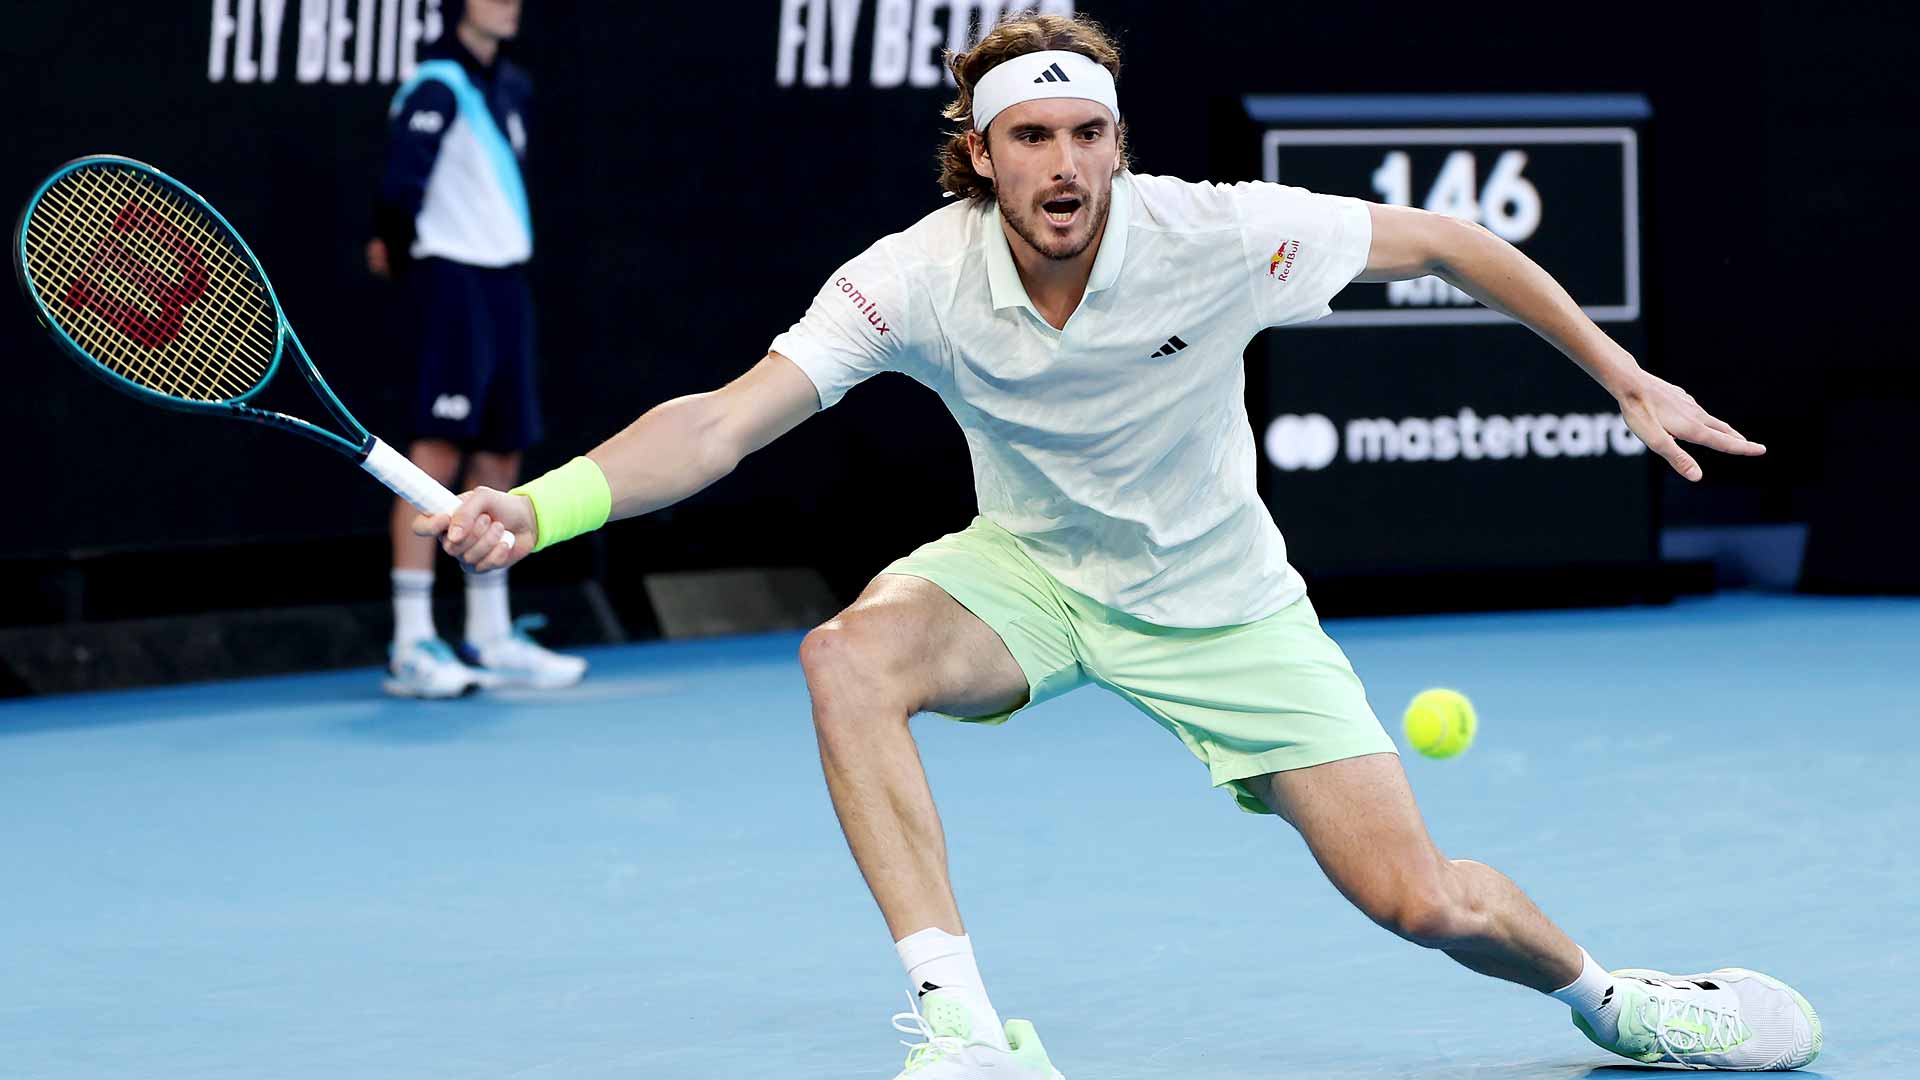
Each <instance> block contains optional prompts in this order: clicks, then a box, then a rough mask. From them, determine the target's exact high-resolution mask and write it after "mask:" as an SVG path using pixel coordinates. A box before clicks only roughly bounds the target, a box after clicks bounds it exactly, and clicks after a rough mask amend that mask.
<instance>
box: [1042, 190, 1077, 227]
mask: <svg viewBox="0 0 1920 1080" xmlns="http://www.w3.org/2000/svg"><path fill="white" fill-rule="evenodd" d="M1040 209H1041V210H1043V211H1045V212H1046V215H1047V220H1048V221H1051V222H1053V223H1054V224H1055V225H1071V224H1073V219H1074V217H1075V216H1076V215H1078V214H1079V213H1080V200H1079V199H1077V198H1074V197H1073V196H1071V195H1069V196H1067V197H1065V198H1060V199H1048V200H1047V201H1046V202H1043V203H1041V204H1040Z"/></svg>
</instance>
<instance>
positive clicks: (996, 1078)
mask: <svg viewBox="0 0 1920 1080" xmlns="http://www.w3.org/2000/svg"><path fill="white" fill-rule="evenodd" d="M907 1000H908V1001H909V1002H912V1000H913V999H912V998H911V997H909V998H908V999H907ZM893 1028H894V1030H895V1031H898V1032H901V1033H903V1034H906V1035H918V1036H919V1037H920V1041H919V1042H908V1041H907V1040H905V1039H902V1040H900V1045H902V1046H904V1047H906V1048H907V1065H906V1068H904V1069H901V1070H900V1073H899V1075H897V1076H895V1077H894V1078H893V1080H1066V1078H1065V1077H1063V1076H1061V1075H1060V1070H1058V1069H1056V1068H1054V1067H1053V1062H1051V1061H1049V1060H1047V1048H1046V1047H1044V1046H1042V1045H1040V1036H1039V1035H1038V1034H1037V1033H1036V1032H1035V1031H1034V1030H1033V1024H1031V1023H1029V1022H1028V1021H1025V1020H1009V1021H1007V1028H1006V1034H1007V1045H1008V1046H1010V1047H1012V1049H1010V1050H1002V1049H1000V1048H999V1047H997V1046H994V1045H992V1044H991V1043H983V1042H975V1041H973V1010H971V1009H969V1008H967V1005H966V1003H965V1002H964V1001H962V1000H960V997H959V995H958V994H956V993H954V992H953V991H949V990H930V991H928V992H927V994H926V996H925V997H922V998H921V999H920V1000H919V1002H918V1003H917V1004H914V1005H913V1006H912V1010H911V1011H910V1012H903V1013H899V1014H897V1015H896V1016H894V1018H893Z"/></svg>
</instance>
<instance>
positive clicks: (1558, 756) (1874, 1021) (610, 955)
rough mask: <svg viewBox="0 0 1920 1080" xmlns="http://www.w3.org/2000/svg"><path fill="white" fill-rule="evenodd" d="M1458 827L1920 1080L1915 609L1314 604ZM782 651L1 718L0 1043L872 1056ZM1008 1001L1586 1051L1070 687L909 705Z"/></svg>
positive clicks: (1319, 1065)
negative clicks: (1430, 716)
mask: <svg viewBox="0 0 1920 1080" xmlns="http://www.w3.org/2000/svg"><path fill="white" fill-rule="evenodd" d="M1329 628H1330V630H1331V631H1332V633H1333V635H1334V636H1335V638H1336V639H1338V640H1339V641H1340V642H1341V643H1342V644H1343V645H1344V646H1345V647H1346V648H1347V650H1348V652H1349V653H1350V654H1351V656H1352V657H1353V660H1354V663H1355V665H1356V666H1357V668H1358V669H1359V671H1360V673H1361V675H1362V676H1363V677H1364V678H1365V679H1366V680H1367V682H1368V686H1369V690H1370V693H1371V696H1372V699H1373V701H1374V704H1375V707H1376V709H1377V710H1378V711H1379V712H1380V713H1381V714H1382V716H1383V717H1386V718H1388V719H1389V726H1390V727H1393V728H1395V729H1396V731H1397V716H1398V713H1399V708H1400V706H1401V704H1402V703H1404V702H1405V701H1406V699H1407V698H1408V697H1409V696H1410V695H1411V694H1412V693H1413V692H1415V691H1416V690H1418V689H1420V688H1422V687H1425V686H1429V685H1435V684H1444V685H1452V686H1457V687H1459V688H1461V689H1463V690H1465V691H1466V692H1468V693H1469V694H1471V695H1472V696H1473V697H1474V699H1475V701H1476V704H1477V705H1478V706H1479V708H1480V713H1481V722H1482V727H1481V735H1480V740H1479V742H1478V743H1477V744H1476V745H1475V747H1474V748H1473V750H1472V751H1471V752H1470V753H1468V754H1467V755H1466V756H1464V757H1462V758H1460V759H1457V760H1455V761H1450V762H1430V761H1426V760H1424V759H1420V758H1415V757H1411V756H1409V761H1408V771H1409V772H1410V774H1411V775H1412V778H1413V783H1414V787H1415V790H1416V792H1417V793H1418V794H1419V796H1420V798H1421V801H1422V804H1423V807H1424V809H1425V811H1426V814H1427V816H1428V819H1429V824H1430V825H1431V827H1432V829H1433V831H1434V833H1435V835H1436V836H1437V838H1438V839H1439V841H1440V843H1441V844H1442V846H1443V847H1444V848H1446V849H1447V850H1448V852H1449V853H1450V854H1453V855H1455V856H1460V857H1472V858H1477V859H1481V860H1483V861H1486V862H1489V863H1491V864H1493V865H1495V866H1497V867H1499V868H1501V869H1502V870H1504V871H1506V872H1507V873H1509V874H1510V875H1512V876H1513V877H1514V878H1515V879H1516V880H1517V881H1518V882H1519V883H1520V884H1521V885H1522V886H1523V887H1524V888H1526V889H1527V890H1528V891H1529V892H1530V893H1531V894H1532V895H1533V896H1534V898H1535V899H1536V900H1538V901H1539V902H1540V904H1541V906H1542V907H1543V908H1544V909H1545V910H1546V911H1547V912H1548V913H1549V914H1550V915H1552V916H1553V917H1554V918H1555V919H1556V920H1558V921H1559V922H1560V923H1561V924H1562V925H1563V926H1565V927H1566V928H1567V930H1568V931H1569V932H1570V933H1571V934H1572V935H1573V936H1574V938H1575V939H1576V940H1578V941H1580V942H1581V943H1582V944H1584V945H1585V946H1586V947H1587V948H1588V949H1589V950H1591V951H1592V952H1593V953H1594V955H1595V957H1596V958H1597V959H1599V960H1600V961H1601V963H1603V964H1606V965H1608V966H1612V967H1623V966H1654V967H1664V968H1666V969H1668V970H1672V971H1676V972H1688V971H1698V970H1705V969H1708V968H1712V967H1715V966H1719V965H1723V964H1740V965H1747V966H1753V967H1758V968H1761V969H1764V970H1767V971H1769V972H1772V973H1774V974H1777V975H1779V976H1781V977H1783V978H1785V979H1787V980H1789V981H1790V982H1792V983H1794V984H1795V985H1796V986H1797V987H1799V988H1800V989H1801V990H1802V991H1804V992H1805V993H1806V995H1807V996H1808V997H1809V998H1810V999H1811V1000H1812V1001H1813V1003H1814V1004H1815V1006H1816V1007H1818V1008H1819V1009H1820V1011H1821V1013H1822V1016H1823V1018H1824V1020H1825V1022H1826V1029H1827V1046H1828V1050H1827V1053H1826V1054H1825V1055H1824V1056H1823V1057H1822V1058H1821V1059H1820V1060H1819V1061H1818V1062H1817V1063H1816V1064H1815V1065H1814V1067H1813V1069H1812V1070H1809V1071H1808V1072H1807V1073H1805V1074H1803V1075H1819V1076H1829V1077H1848V1078H1866V1077H1899V1076H1912V1075H1916V1068H1917V1067H1916V1066H1915V1064H1914V1062H1915V1061H1916V1060H1920V1033H1916V1029H1915V1024H1914V1020H1913V1017H1914V1015H1915V1010H1916V1007H1920V996H1916V994H1915V993H1914V991H1913V990H1912V988H1911V976H1910V971H1911V968H1912V965H1913V962H1914V960H1915V958H1916V954H1917V952H1920V949H1917V948H1916V947H1917V946H1920V932H1917V931H1916V930H1915V927H1916V926H1917V925H1920V903H1917V902H1916V901H1915V900H1914V898H1913V897H1914V892H1915V890H1916V888H1920V855H1916V845H1915V843H1914V839H1913V838H1914V835H1915V833H1916V831H1917V829H1920V799H1917V798H1916V795H1915V793H1914V791H1915V789H1914V787H1913V784H1912V777H1913V775H1914V774H1915V772H1916V760H1915V757H1916V755H1915V752H1914V749H1913V741H1912V739H1911V737H1910V732H1911V731H1912V729H1913V728H1914V726H1915V725H1916V723H1920V704H1916V702H1915V699H1914V687H1915V668H1916V657H1920V601H1914V600H1900V601H1894V600H1835V599H1813V598H1799V597H1760V596H1750V595H1739V594H1732V595H1723V596H1720V597H1717V598H1714V599H1710V600H1698V601H1688V602H1682V603H1679V604H1676V605H1674V606H1672V607H1667V608H1635V609H1609V610H1599V611H1583V612H1572V613H1542V614H1517V615H1474V616H1447V617H1420V618H1401V619H1375V620H1354V621H1345V622H1334V623H1331V624H1330V627H1329ZM797 642H798V638H797V637H796V636H793V635H776V636H764V637H752V638H739V639H728V640H718V641H709V642H696V643H680V644H654V645H644V646H633V647H626V648H619V649H604V650H600V651H597V652H594V653H591V654H590V655H591V657H592V660H593V662H594V665H595V666H594V670H593V673H592V675H591V676H590V677H589V678H588V680H587V682H585V683H584V684H582V685H580V686H579V687H576V688H574V689H572V690H568V691H563V692H559V693H556V694H551V695H540V696H536V695H532V694H525V695H494V696H492V697H481V698H473V699H468V700H465V701H460V702H454V703H446V704H413V703H403V702H397V701H393V700H389V699H386V698H383V697H382V696H381V695H380V691H379V687H378V678H377V675H376V673H374V672H371V671H349V672H340V673H335V674H328V675H319V676H304V677H297V678H283V679H271V680H260V681H251V682H236V683H224V684H218V685H201V686H187V687H177V688H171V689H161V690H145V691H136V692H125V693H111V694H97V695H87V696H73V697H65V698H48V699H36V700H29V701H23V702H15V703H9V704H6V705H4V706H0V811H4V815H5V818H6V821H7V828H6V832H5V841H4V848H3V849H0V850H4V859H3V860H0V866H3V867H4V874H5V879H6V882H7V885H6V889H5V905H4V910H5V913H6V915H5V918H4V919H0V958H3V959H0V963H3V964H4V970H5V977H6V982H7V991H6V993H5V994H4V995H0V1046H4V1047H5V1051H4V1063H3V1064H0V1073H3V1074H4V1075H7V1076H23V1077H57V1078H62V1080H80V1078H89V1077H142V1078H148V1080H160V1078H168V1077H196V1078H211V1077H234V1078H248V1080H256V1078H260V1077H276V1078H286V1080H293V1078H303V1077H329V1078H337V1077H409V1078H426V1077H462V1078H479V1077H502V1078H505V1077H512V1078H526V1080H531V1078H563V1077H564V1078H591V1077H648V1078H675V1080H677V1078H682V1077H686V1078H715V1080H731V1078H743V1077H761V1076H777V1077H779V1078H780V1080H808V1078H820V1080H825V1078H829V1077H831V1078H836V1080H838V1078H845V1077H885V1076H890V1075H892V1073H893V1072H894V1071H895V1070H897V1069H898V1068H899V1056H898V1054H897V1053H896V1050H895V1047H894V1046H893V1043H892V1040H893V1039H894V1037H895V1036H894V1034H893V1033H892V1032H891V1031H890V1029H889V1026H888V1018H889V1016H890V1014H891V1013H893V1012H896V1011H899V1010H900V1009H901V1008H903V1007H904V1004H905V1003H904V994H903V990H904V987H903V985H902V980H901V975H900V970H899V965H898V963H897V961H896V959H895V957H894V955H893V951H892V949H891V947H890V942H889V940H888V938H887V935H886V930H885V927H884V926H883V924H882V923H881V921H880V919H879V917H878V915H877V913H876V912H875V910H874V908H873V905H872V903H871V901H870V900H869V898H868V896H867V894H866V891H865V889H864V887H863V886H862V884H861V881H860V878H859V876H858V874H857V873H856V871H855V868H854V866H853V864H852V861H851V859H850V858H849V857H848V856H847V854H846V851H845V848H844V846H843V844H842V841H841V839H840V836H839V832H838V829H837V827H836V824H835V821H834V818H833V814H832V811H831V809H830V807H829V805H828V802H827V799H826V795H825V791H824V788H823V785H822V783H821V780H820V777H819V771H818V763H817V759H816V757H815V750H814V742H813V736H812V732H811V728H810V725H809V721H808V710H807V699H806V692H805V687H804V684H803V681H802V678H801V672H800V669H799V666H798V663H797V662H796V659H795V647H796V645H797ZM916 730H917V732H918V734H919V737H920V739H921V744H922V750H923V754H924V756H925V758H926V761H927V765H928V768H929V770H930V773H931V775H932V779H933V783H934V790H935V794H936V796H937V797H938V798H939V799H940V802H941V809H942V811H943V813H944V816H945V821H946V826H947V831H948V836H949V841H950V843H951V845H952V850H953V862H954V877H955V882H956V885H957V887H958V889H959V892H960V900H961V905H962V909H963V911H964V912H965V913H966V915H967V917H968V922H969V929H970V930H971V932H972V935H973V937H974V939H975V941H976V942H977V943H978V947H979V951H980V957H981V964H982V968H983V970H984V972H985V974H986V977H987V980H988V984H989V987H990V989H991V992H992V994H993V996H994V1000H995V1002H996V1004H998V1005H999V1006H1000V1008H1001V1011H1002V1012H1003V1014H1008V1015H1013V1016H1031V1017H1032V1018H1034V1019H1035V1021H1036V1022H1037V1023H1038V1025H1039V1030H1040V1033H1041V1035H1042V1037H1043V1038H1044V1039H1045V1040H1046V1041H1047V1044H1048V1048H1049V1050H1050V1051H1051V1053H1052V1056H1053V1058H1054V1060H1055V1062H1056V1063H1057V1064H1058V1065H1059V1066H1060V1067H1061V1068H1062V1070H1063V1071H1064V1072H1065V1073H1066V1074H1067V1075H1068V1076H1069V1077H1070V1078H1072V1080H1095V1078H1113V1080H1131V1078H1142V1080H1145V1078H1153V1080H1174V1078H1179V1080H1215V1078H1219V1080H1225V1078H1236V1080H1237V1078H1247V1077H1275V1078H1280V1077H1313V1078H1350V1077H1351V1078H1357V1077H1421V1078H1434V1080H1440V1078H1447V1080H1466V1078H1475V1080H1494V1078H1500V1080H1506V1078H1511V1080H1522V1078H1525V1080H1536V1078H1566V1077H1589V1076H1593V1077H1603V1076H1615V1075H1621V1076H1624V1075H1627V1074H1629V1073H1632V1072H1636V1071H1639V1070H1633V1069H1625V1068H1618V1067H1614V1066H1612V1065H1610V1064H1609V1061H1610V1060H1611V1059H1609V1058H1608V1057H1607V1055H1605V1054H1604V1053H1602V1052H1601V1051H1599V1050H1597V1049H1595V1048H1593V1047H1591V1046H1590V1045H1588V1044H1587V1043H1586V1042H1585V1040H1583V1039H1582V1038H1581V1037H1580V1036H1579V1035H1578V1033H1576V1032H1575V1031H1574V1030H1573V1028H1572V1027H1571V1025H1570V1024H1569V1023H1568V1021H1567V1017H1566V1012H1565V1010H1564V1009H1563V1008H1562V1007H1560V1006H1559V1005H1557V1004H1556V1003H1554V1002H1551V1001H1549V1000H1547V999H1545V998H1540V997H1536V996H1534V995H1532V994H1530V993H1528V992H1526V991H1523V990H1520V989H1518V988H1515V987H1511V986H1507V985H1505V984H1499V983H1494V982H1491V981H1489V980H1485V979H1482V978H1479V977H1477V976H1473V975H1470V974H1468V973H1467V972H1465V971H1464V970H1461V969H1459V968H1457V967H1455V966H1454V965H1452V964H1451V963H1450V962H1449V961H1447V960H1446V959H1445V958H1444V957H1441V956H1438V955H1436V954H1428V953H1424V952H1422V951H1421V950H1418V949H1416V948H1414V947H1413V946H1410V945H1406V944H1404V943H1402V942H1400V941H1398V940H1396V939H1394V938H1392V937H1390V936H1389V935H1387V934H1386V933H1384V932H1382V931H1380V930H1378V929H1376V928H1374V927H1373V926H1372V925H1371V924H1369V923H1367V922H1366V921H1365V920H1364V919H1363V918H1362V917H1361V916H1359V915H1358V914H1357V913H1355V912H1354V911H1353V910H1351V909H1350V908H1349V907H1348V906H1347V905H1346V904H1345V903H1344V902H1343V901H1342V900H1341V899H1340V898H1339V897H1338V896H1337V895H1336V894H1335V893H1334V892H1333V890H1332V889H1331V888H1330V887H1329V886H1328V885H1327V884H1326V883H1325V882H1324V880H1323V879H1322V878H1321V877H1320V876H1319V874H1318V872H1317V870H1316V869H1315V868H1314V866H1313V865H1312V863H1311V861H1310V860H1309V858H1308V857H1307V855H1306V852H1305V851H1304V849H1303V847H1302V845H1301V844H1300V843H1299V841H1298V840H1297V839H1296V838H1295V837H1294V836H1293V834H1292V833H1291V831H1290V830H1288V829H1287V828H1286V827H1285V826H1283V825H1280V824H1279V823H1277V822H1276V821H1274V820H1272V819H1266V818H1256V817H1253V816H1249V815H1242V814H1240V813H1238V812H1236V811H1235V810H1234V809H1233V808H1232V805H1231V803H1230V802H1229V800H1228V799H1227V798H1225V797H1224V796H1222V795H1220V794H1218V793H1214V792H1212V791H1210V790H1209V789H1208V788H1207V787H1206V784H1205V773H1204V772H1203V770H1202V769H1201V768H1200V767H1199V766H1198V765H1197V764H1196V763H1195V762H1194V761H1193V760H1192V759H1191V758H1190V757H1189V756H1188V755H1187V753H1186V752H1185V751H1184V750H1183V749H1182V748H1181V747H1180V746H1179V745H1178V744H1177V743H1176V742H1174V741H1173V740H1171V739H1169V738H1168V737H1167V736H1166V735H1165V734H1164V733H1163V732H1161V731H1160V730H1159V729H1158V728H1156V727H1155V726H1154V725H1153V724H1152V723H1151V722H1150V721H1149V720H1147V719H1146V718H1145V717H1143V716H1141V715H1138V714H1136V713H1134V712H1133V711H1132V710H1131V709H1130V708H1129V707H1127V706H1126V705H1125V704H1123V703H1122V702H1120V701H1119V700H1117V699H1115V698H1112V697H1110V696H1106V695H1104V694H1102V693H1100V692H1099V691H1097V690H1084V691H1081V692H1079V693H1076V694H1073V695H1071V696H1069V697H1068V698H1066V699H1063V700H1061V701H1059V702H1056V703H1053V704H1050V705H1048V706H1046V707H1045V708H1044V709H1041V710H1037V711H1036V712H1035V713H1034V714H1033V715H1031V716H1028V717H1023V718H1022V720H1021V721H1020V722H1018V723H1016V724H1013V725H1010V726H1008V727H1005V728H1000V729H984V730H983V729H975V728H969V727H964V726H961V725H955V724H950V723H946V722H942V721H938V720H922V721H918V722H917V723H916Z"/></svg>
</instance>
